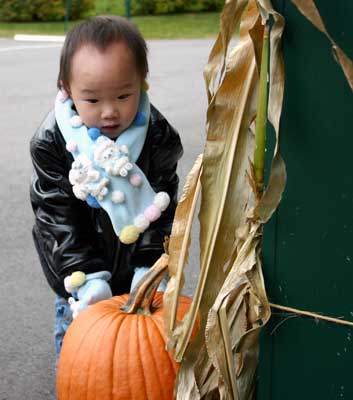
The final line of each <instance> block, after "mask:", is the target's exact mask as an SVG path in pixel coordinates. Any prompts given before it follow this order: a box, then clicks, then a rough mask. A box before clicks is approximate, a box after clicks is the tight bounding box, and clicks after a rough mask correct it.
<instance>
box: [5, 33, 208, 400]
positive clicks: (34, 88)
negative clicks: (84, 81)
mask: <svg viewBox="0 0 353 400" xmlns="http://www.w3.org/2000/svg"><path fill="white" fill-rule="evenodd" d="M212 43H213V41H212V40H188V41H184V40H178V41H150V42H149V43H148V44H149V49H150V71H151V73H150V79H149V81H150V97H151V100H152V102H153V103H154V104H155V105H156V106H157V107H158V108H159V109H160V110H161V111H162V113H163V114H165V115H166V116H167V117H168V119H169V120H170V122H171V123H172V124H173V125H174V126H175V127H176V128H177V129H178V130H179V131H180V134H181V137H182V141H183V144H184V147H185V156H184V158H183V160H182V162H181V164H180V166H179V174H180V178H181V182H182V184H183V183H184V180H185V176H186V174H187V171H189V169H190V168H191V166H192V164H193V162H194V159H195V158H196V156H197V154H199V153H200V152H202V147H203V142H204V121H205V112H206V95H205V90H204V84H203V78H202V70H203V67H204V65H205V63H206V62H207V58H208V54H209V51H210V48H211V46H212ZM60 47H61V45H60V44H54V43H51V44H49V43H29V42H15V41H13V40H5V39H0V72H1V74H0V90H1V93H0V135H1V145H0V182H1V191H0V196H1V197H0V198H1V207H0V221H1V235H0V254H1V258H0V263H1V264H0V266H1V278H0V283H1V287H0V304H1V308H0V327H1V330H0V332H1V333H0V400H23V399H24V398H26V399H28V400H48V399H52V398H54V373H53V366H54V347H53V342H52V319H53V312H52V308H53V302H54V294H53V293H52V292H51V290H50V289H49V287H48V286H47V284H46V282H45V279H44V277H43V275H42V272H41V270H40V267H39V263H38V260H37V256H36V254H35V252H34V248H33V244H32V238H31V226H32V219H33V217H32V211H31V208H30V204H29V196H28V185H29V179H30V173H31V163H30V158H29V151H28V148H29V140H30V138H31V136H32V134H33V132H34V131H35V129H36V127H37V126H38V125H39V123H40V121H41V119H42V118H43V117H44V115H45V113H46V112H47V111H48V110H49V109H50V108H51V107H52V106H53V100H54V96H55V93H56V87H55V82H56V75H57V66H58V57H59V52H60ZM196 231H197V229H196ZM195 234H197V232H195ZM190 265H191V266H192V267H189V269H188V280H187V283H186V293H189V294H190V293H191V291H192V287H193V284H194V282H195V277H196V274H197V267H196V265H197V243H195V244H194V245H193V248H192V251H191V257H190Z"/></svg>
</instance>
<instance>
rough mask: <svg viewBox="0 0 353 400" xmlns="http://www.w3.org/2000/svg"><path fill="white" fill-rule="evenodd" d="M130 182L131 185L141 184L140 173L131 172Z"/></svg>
mask: <svg viewBox="0 0 353 400" xmlns="http://www.w3.org/2000/svg"><path fill="white" fill-rule="evenodd" d="M130 183H131V185H132V186H141V184H142V178H141V175H140V174H133V175H131V177H130Z"/></svg>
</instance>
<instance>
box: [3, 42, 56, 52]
mask: <svg viewBox="0 0 353 400" xmlns="http://www.w3.org/2000/svg"><path fill="white" fill-rule="evenodd" d="M53 47H62V44H46V45H45V44H44V45H34V46H13V47H3V48H1V47H0V52H5V51H17V50H28V49H49V48H53Z"/></svg>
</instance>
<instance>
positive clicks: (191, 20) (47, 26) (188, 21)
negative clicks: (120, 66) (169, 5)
mask: <svg viewBox="0 0 353 400" xmlns="http://www.w3.org/2000/svg"><path fill="white" fill-rule="evenodd" d="M102 3H103V4H102V5H101V7H100V10H99V11H102V6H103V5H104V1H103V2H102ZM99 14H104V12H99ZM132 21H133V22H134V23H135V24H136V25H137V26H138V27H139V29H140V30H141V32H142V34H143V36H144V37H145V38H146V39H181V38H205V37H214V36H215V35H216V34H217V32H218V27H219V14H218V13H190V14H177V15H160V16H139V17H133V18H132ZM75 23H77V21H74V22H70V24H69V28H70V26H73V25H74V24H75ZM63 33H64V23H63V22H22V23H8V22H0V37H13V36H14V35H15V34H43V35H62V34H63Z"/></svg>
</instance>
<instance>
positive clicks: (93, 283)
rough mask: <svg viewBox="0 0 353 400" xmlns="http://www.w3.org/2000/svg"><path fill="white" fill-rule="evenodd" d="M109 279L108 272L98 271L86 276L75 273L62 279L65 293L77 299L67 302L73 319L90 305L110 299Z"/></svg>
mask: <svg viewBox="0 0 353 400" xmlns="http://www.w3.org/2000/svg"><path fill="white" fill-rule="evenodd" d="M110 278H111V273H110V272H109V271H99V272H95V273H92V274H87V275H86V274H84V273H83V272H81V271H76V272H73V273H72V274H71V275H69V276H67V277H66V278H65V279H64V286H65V289H66V291H67V292H68V293H70V294H74V295H75V297H76V298H77V299H78V300H75V298H74V297H70V298H69V300H68V302H69V304H70V309H71V311H72V316H73V318H76V317H77V315H78V314H79V313H80V312H82V311H83V310H85V309H86V308H87V307H88V306H89V305H90V304H94V303H97V302H98V301H101V300H105V299H108V298H109V297H112V291H111V289H110V286H109V284H108V282H107V281H108V280H109V279H110Z"/></svg>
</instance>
